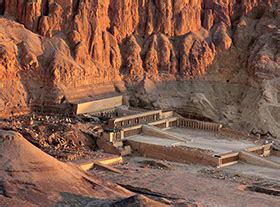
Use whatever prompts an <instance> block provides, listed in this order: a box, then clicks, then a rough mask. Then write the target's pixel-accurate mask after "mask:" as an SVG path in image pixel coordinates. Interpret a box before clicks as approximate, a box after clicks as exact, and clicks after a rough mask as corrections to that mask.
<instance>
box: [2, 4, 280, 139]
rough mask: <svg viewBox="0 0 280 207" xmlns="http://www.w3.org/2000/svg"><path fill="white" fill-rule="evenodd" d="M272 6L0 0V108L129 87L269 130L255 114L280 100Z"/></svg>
mask: <svg viewBox="0 0 280 207" xmlns="http://www.w3.org/2000/svg"><path fill="white" fill-rule="evenodd" d="M279 9H280V6H279V3H277V1H276V0H254V1H248V0H241V1H235V0H192V1H189V0H165V1H159V0H158V1H155V0H106V1H101V0H38V1H34V0H20V1H19V0H9V1H8V0H0V14H1V15H2V17H1V18H0V62H1V64H0V76H1V81H0V87H1V90H0V93H1V99H0V114H2V115H7V114H9V113H15V112H20V111H23V110H26V109H28V106H30V105H32V104H38V103H39V104H52V103H60V102H63V100H64V99H65V97H66V100H69V99H72V98H73V97H74V98H75V99H77V98H82V97H81V96H86V95H89V94H90V95H93V94H98V93H99V94H100V93H107V92H111V91H115V90H117V91H124V90H126V89H128V90H129V91H132V92H133V93H134V95H133V96H132V99H131V100H132V102H133V103H134V105H142V106H145V107H162V108H175V109H177V110H179V111H182V112H191V113H198V114H202V115H203V116H206V117H208V118H211V119H212V120H215V121H221V122H223V123H226V124H229V125H232V126H233V127H237V128H240V129H241V128H242V127H243V128H244V129H247V131H250V130H252V129H253V128H256V129H257V130H259V129H261V131H262V132H264V133H265V131H273V130H275V132H277V130H278V126H275V127H273V129H271V127H270V129H268V128H267V127H264V124H263V123H261V124H259V125H258V124H253V121H254V120H256V117H260V118H257V119H259V120H262V119H263V118H262V116H260V114H262V113H263V114H265V116H267V114H271V110H275V109H274V108H273V107H278V106H277V104H278V99H277V91H278V85H277V77H278V74H279V72H278V70H279V54H280V53H279V38H280V36H279V35H280V34H279V28H280V27H279V18H280V10H279ZM162 88H165V90H164V91H163V90H162ZM134 89H137V90H134ZM247 92H249V93H247ZM64 96H65V97H64ZM254 101H255V103H256V104H255V105H256V107H255V108H254V107H250V106H252V102H254ZM267 104H270V106H268V105H267ZM260 105H262V106H265V107H264V108H262V107H259V106H260ZM271 105H272V108H271ZM267 107H268V108H267ZM248 108H249V109H253V108H254V110H253V111H250V110H247V109H248ZM276 111H277V110H276ZM248 114H250V116H249V115H248ZM272 114H273V115H275V114H276V113H272ZM276 116H277V115H276ZM266 119H269V120H271V122H273V120H275V117H272V116H270V115H269V117H268V118H266ZM276 119H277V117H276ZM277 122H278V121H277ZM274 125H275V124H274ZM275 132H273V134H276V133H275Z"/></svg>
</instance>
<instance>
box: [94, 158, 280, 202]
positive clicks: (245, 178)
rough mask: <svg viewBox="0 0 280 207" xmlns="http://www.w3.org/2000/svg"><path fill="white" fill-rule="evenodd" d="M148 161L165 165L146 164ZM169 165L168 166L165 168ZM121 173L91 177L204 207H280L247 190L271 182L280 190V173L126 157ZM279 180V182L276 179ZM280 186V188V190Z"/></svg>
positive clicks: (269, 198)
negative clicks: (255, 185) (252, 186)
mask: <svg viewBox="0 0 280 207" xmlns="http://www.w3.org/2000/svg"><path fill="white" fill-rule="evenodd" d="M147 160H149V161H153V162H155V163H159V164H163V166H162V165H158V164H153V165H152V164H150V165H146V164H143V163H145V162H146V161H147ZM164 166H166V167H164ZM116 168H117V169H119V170H121V172H122V173H121V174H116V173H111V172H107V171H99V170H97V169H94V170H92V171H91V173H92V174H94V175H96V176H97V177H101V178H106V179H109V180H111V181H112V182H114V183H119V184H123V185H130V186H133V187H137V188H144V189H149V190H150V191H152V192H156V193H161V194H164V195H166V196H167V197H171V198H172V199H183V200H186V201H192V202H194V203H197V204H202V205H203V206H213V207H220V206H221V207H222V206H232V207H236V206H248V207H249V206H256V207H261V206H265V207H268V206H270V207H271V206H275V207H276V206H279V205H280V197H279V196H273V195H268V194H264V193H257V192H252V191H250V190H245V189H246V186H251V185H253V184H255V183H258V182H259V183H260V182H261V181H262V183H270V184H271V186H274V187H275V188H274V190H275V191H277V190H280V187H279V184H280V180H279V176H278V175H279V172H278V171H277V170H273V169H267V168H259V167H256V166H249V165H245V164H238V165H233V166H228V167H226V168H223V169H216V168H211V167H209V168H208V167H205V166H200V165H186V164H178V163H172V162H164V161H158V160H152V159H146V158H140V157H129V158H126V160H125V164H123V165H118V166H116ZM274 178H276V179H274ZM278 187H279V188H278Z"/></svg>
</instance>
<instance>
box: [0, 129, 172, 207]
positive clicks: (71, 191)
mask: <svg viewBox="0 0 280 207" xmlns="http://www.w3.org/2000/svg"><path fill="white" fill-rule="evenodd" d="M0 164H1V169H0V177H1V180H0V205H1V206H32V207H33V206H73V205H75V206H127V205H128V204H130V205H132V206H168V205H165V204H164V203H159V202H156V201H153V200H150V199H149V198H147V197H145V196H142V195H138V196H135V194H134V193H132V192H129V191H128V190H126V189H124V188H122V187H120V186H118V185H116V184H112V183H109V182H106V181H104V180H100V179H98V178H97V177H95V176H92V175H90V174H89V173H86V172H84V171H82V170H81V169H80V168H78V167H77V166H75V165H74V164H68V163H63V162H60V161H58V160H56V159H55V158H53V157H52V156H50V155H48V154H46V153H44V152H43V151H41V150H40V149H38V148H36V147H35V146H33V145H32V144H31V143H29V142H28V141H27V140H26V139H25V138H24V137H23V136H22V135H21V134H19V133H16V132H14V131H4V130H0Z"/></svg>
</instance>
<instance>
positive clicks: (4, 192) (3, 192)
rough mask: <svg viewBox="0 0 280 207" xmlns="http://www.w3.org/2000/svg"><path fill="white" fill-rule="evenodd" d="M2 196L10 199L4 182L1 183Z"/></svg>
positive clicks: (0, 192) (0, 193)
mask: <svg viewBox="0 0 280 207" xmlns="http://www.w3.org/2000/svg"><path fill="white" fill-rule="evenodd" d="M0 195H2V196H4V197H7V198H10V196H8V195H7V192H6V189H5V185H4V183H3V181H0Z"/></svg>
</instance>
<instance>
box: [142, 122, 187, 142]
mask: <svg viewBox="0 0 280 207" xmlns="http://www.w3.org/2000/svg"><path fill="white" fill-rule="evenodd" d="M142 133H143V134H144V135H148V136H153V137H159V138H165V139H171V140H176V141H180V142H191V141H192V139H191V138H186V137H185V136H184V138H182V137H179V136H178V135H176V134H175V133H172V132H168V131H165V130H162V129H160V128H157V127H154V126H150V125H142Z"/></svg>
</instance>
